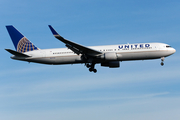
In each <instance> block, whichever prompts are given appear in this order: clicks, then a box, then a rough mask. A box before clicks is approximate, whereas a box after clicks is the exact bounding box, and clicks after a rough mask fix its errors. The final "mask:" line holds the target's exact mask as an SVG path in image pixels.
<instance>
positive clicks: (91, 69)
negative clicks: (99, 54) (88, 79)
mask: <svg viewBox="0 0 180 120" xmlns="http://www.w3.org/2000/svg"><path fill="white" fill-rule="evenodd" d="M89 71H90V72H92V71H93V72H94V73H96V72H97V70H96V69H93V68H89Z"/></svg>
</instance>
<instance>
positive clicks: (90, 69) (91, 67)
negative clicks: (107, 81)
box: [85, 63, 97, 73]
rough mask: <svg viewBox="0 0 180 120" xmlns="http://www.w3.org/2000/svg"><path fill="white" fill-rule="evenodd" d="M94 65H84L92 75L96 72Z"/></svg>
mask: <svg viewBox="0 0 180 120" xmlns="http://www.w3.org/2000/svg"><path fill="white" fill-rule="evenodd" d="M95 64H96V63H85V65H86V67H87V68H89V71H90V72H92V71H93V72H94V73H96V72H97V70H96V69H95V68H94V66H95Z"/></svg>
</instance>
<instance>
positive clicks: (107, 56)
mask: <svg viewBox="0 0 180 120" xmlns="http://www.w3.org/2000/svg"><path fill="white" fill-rule="evenodd" d="M101 59H105V60H109V61H115V60H117V59H118V57H117V54H116V53H114V52H109V53H104V54H103V55H101Z"/></svg>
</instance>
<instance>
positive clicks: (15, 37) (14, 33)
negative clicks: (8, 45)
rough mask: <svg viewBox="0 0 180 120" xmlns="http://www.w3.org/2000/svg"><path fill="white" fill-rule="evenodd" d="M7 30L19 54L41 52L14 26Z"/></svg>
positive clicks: (8, 27)
mask: <svg viewBox="0 0 180 120" xmlns="http://www.w3.org/2000/svg"><path fill="white" fill-rule="evenodd" d="M6 28H7V31H8V33H9V35H10V37H11V39H12V41H13V44H14V47H15V48H16V51H17V52H21V53H24V52H28V51H33V50H39V48H37V47H36V46H35V45H33V43H32V42H30V41H29V40H28V39H27V38H26V37H25V36H24V35H22V34H21V33H20V32H19V31H18V30H17V29H16V28H14V27H13V26H12V25H9V26H6Z"/></svg>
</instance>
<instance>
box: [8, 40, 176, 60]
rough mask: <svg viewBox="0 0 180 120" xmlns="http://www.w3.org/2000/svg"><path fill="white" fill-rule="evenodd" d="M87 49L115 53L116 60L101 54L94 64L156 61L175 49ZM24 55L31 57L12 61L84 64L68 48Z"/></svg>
mask: <svg viewBox="0 0 180 120" xmlns="http://www.w3.org/2000/svg"><path fill="white" fill-rule="evenodd" d="M88 48H91V49H94V50H97V51H100V52H102V53H104V54H105V53H115V54H116V56H117V58H116V59H104V58H103V57H102V54H101V55H100V56H97V58H99V59H97V61H96V63H100V62H103V61H104V62H105V61H127V60H145V59H158V58H161V57H167V56H169V55H171V54H173V53H175V51H176V50H175V49H174V48H172V47H170V46H169V45H168V44H164V43H137V44H120V45H106V46H90V47H88ZM24 54H26V55H29V56H31V57H28V58H24V57H17V56H12V57H11V58H12V59H16V60H22V61H28V62H36V63H43V64H75V63H84V61H83V59H82V57H81V56H82V55H81V54H79V55H77V54H76V53H74V52H73V51H71V50H70V49H68V48H57V49H40V50H34V51H29V52H25V53H24Z"/></svg>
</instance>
